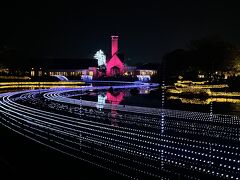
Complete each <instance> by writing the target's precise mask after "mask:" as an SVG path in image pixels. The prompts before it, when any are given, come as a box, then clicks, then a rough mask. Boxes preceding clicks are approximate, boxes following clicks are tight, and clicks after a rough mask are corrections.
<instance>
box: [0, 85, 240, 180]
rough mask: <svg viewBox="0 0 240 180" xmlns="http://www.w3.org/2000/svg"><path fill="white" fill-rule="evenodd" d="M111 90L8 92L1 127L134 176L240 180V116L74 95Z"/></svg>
mask: <svg viewBox="0 0 240 180" xmlns="http://www.w3.org/2000/svg"><path fill="white" fill-rule="evenodd" d="M152 86H155V85H154V84H153V85H152ZM109 87H110V86H104V87H103V86H100V87H85V88H81V89H71V88H65V89H47V90H32V91H22V92H13V93H4V94H0V112H1V124H3V125H4V126H6V127H8V128H10V129H12V130H13V131H15V132H17V133H20V134H22V135H24V136H26V137H28V138H30V139H32V140H34V141H37V142H39V143H41V144H44V145H46V146H48V147H51V148H54V149H56V150H58V151H61V152H63V153H66V154H68V155H71V156H74V157H76V158H79V159H81V160H83V161H86V162H88V163H91V164H94V165H96V166H99V167H101V168H104V169H107V170H109V171H111V172H114V173H116V174H118V175H121V176H124V177H127V178H132V179H148V178H156V179H177V178H182V179H202V178H214V177H219V178H226V179H238V177H239V176H240V173H239V172H240V154H239V145H240V144H239V141H240V129H239V122H240V121H239V120H240V117H238V116H233V115H220V114H211V113H201V112H190V111H179V110H171V109H157V108H147V107H138V106H122V105H118V106H114V107H113V105H111V104H105V105H104V108H103V109H98V108H96V105H97V103H96V102H91V101H84V100H78V99H72V98H71V97H72V96H77V95H81V94H84V93H87V92H88V91H89V90H94V89H108V88H109ZM112 87H113V88H134V87H141V88H147V87H149V85H148V84H128V85H125V86H112Z"/></svg>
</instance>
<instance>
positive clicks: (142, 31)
mask: <svg viewBox="0 0 240 180" xmlns="http://www.w3.org/2000/svg"><path fill="white" fill-rule="evenodd" d="M129 1H130V0H129ZM38 2H39V3H36V2H35V1H32V3H29V2H28V3H23V2H22V1H21V2H19V3H12V2H11V3H8V4H1V7H0V18H1V19H0V23H1V26H0V48H3V47H7V48H9V49H16V50H17V51H19V52H22V53H23V54H24V55H26V56H28V57H63V58H66V57H70V58H81V57H92V56H93V55H94V53H95V52H96V51H97V50H99V49H102V50H103V51H104V52H106V53H110V47H111V39H110V36H111V35H119V47H120V50H121V51H122V52H124V53H125V57H126V58H127V59H128V60H127V62H132V63H138V62H160V61H161V59H162V56H163V55H164V54H165V53H167V52H170V51H173V50H175V49H177V48H184V47H186V44H187V43H188V42H189V41H190V40H193V39H200V38H202V37H205V36H212V35H218V36H221V37H223V38H224V39H225V40H227V41H230V42H234V43H238V44H240V20H239V18H240V14H239V6H238V4H236V2H237V1H225V3H224V2H221V1H211V2H207V1H205V2H204V1H198V2H197V1H183V0H181V1H179V0H178V1H171V0H169V1H159V2H154V1H152V3H151V1H150V0H148V1H145V2H144V3H143V2H138V1H131V3H130V2H128V1H124V0H122V1H112V4H109V3H108V2H107V1H89V0H88V1H87V2H84V1H80V0H79V1H70V0H68V1H65V2H64V3H62V2H60V1H59V2H57V1H56V2H54V3H53V2H52V3H49V2H44V1H38ZM234 2H235V3H234ZM84 3H85V4H84Z"/></svg>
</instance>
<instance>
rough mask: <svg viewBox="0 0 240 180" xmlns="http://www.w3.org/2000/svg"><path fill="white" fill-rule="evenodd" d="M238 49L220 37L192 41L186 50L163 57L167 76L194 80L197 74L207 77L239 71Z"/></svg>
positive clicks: (239, 52)
mask: <svg viewBox="0 0 240 180" xmlns="http://www.w3.org/2000/svg"><path fill="white" fill-rule="evenodd" d="M239 57H240V51H239V49H238V47H237V46H236V45H234V44H231V43H229V42H227V41H225V40H223V39H221V38H219V37H210V38H203V39H200V40H193V41H191V42H190V43H189V44H188V45H187V48H186V49H176V50H174V51H172V52H170V53H168V54H166V55H165V56H164V57H163V66H164V68H165V73H166V76H168V77H171V76H179V75H181V76H183V77H184V78H185V79H192V78H194V77H196V75H197V74H199V73H203V74H205V75H206V76H208V75H211V74H213V73H214V72H216V71H239V63H240V58H239Z"/></svg>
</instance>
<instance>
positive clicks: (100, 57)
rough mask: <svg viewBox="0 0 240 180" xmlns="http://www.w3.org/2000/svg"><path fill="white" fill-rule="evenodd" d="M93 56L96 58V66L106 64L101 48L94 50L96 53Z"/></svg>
mask: <svg viewBox="0 0 240 180" xmlns="http://www.w3.org/2000/svg"><path fill="white" fill-rule="evenodd" d="M94 58H95V59H97V60H98V66H102V65H105V66H106V55H105V54H104V52H103V51H102V50H101V49H100V50H99V51H97V52H96V54H95V55H94Z"/></svg>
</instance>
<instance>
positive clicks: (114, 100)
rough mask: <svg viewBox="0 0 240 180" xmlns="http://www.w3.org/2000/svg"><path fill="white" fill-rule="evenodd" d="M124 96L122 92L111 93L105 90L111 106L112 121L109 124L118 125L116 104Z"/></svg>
mask: <svg viewBox="0 0 240 180" xmlns="http://www.w3.org/2000/svg"><path fill="white" fill-rule="evenodd" d="M123 97H124V92H122V91H121V92H118V93H115V94H114V93H113V94H111V93H110V92H107V101H108V102H109V103H111V104H112V108H111V116H112V121H111V124H112V125H113V126H116V127H117V126H118V124H117V120H116V116H117V114H118V113H117V111H116V109H117V106H118V104H120V102H121V101H122V100H123Z"/></svg>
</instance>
